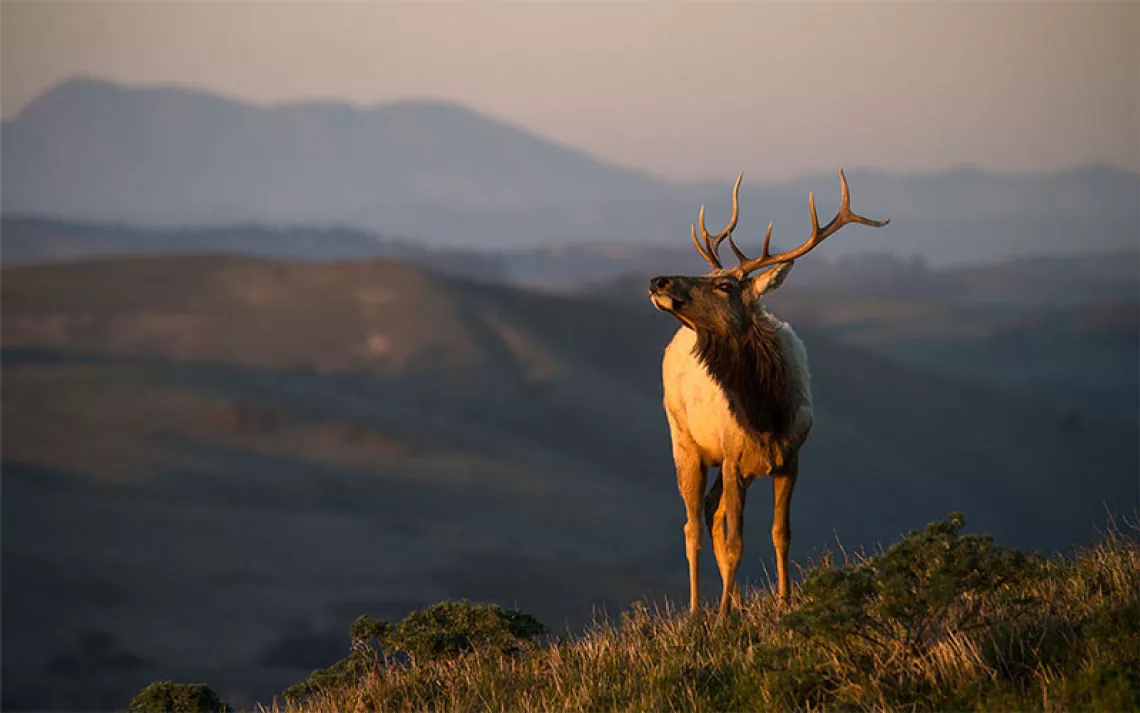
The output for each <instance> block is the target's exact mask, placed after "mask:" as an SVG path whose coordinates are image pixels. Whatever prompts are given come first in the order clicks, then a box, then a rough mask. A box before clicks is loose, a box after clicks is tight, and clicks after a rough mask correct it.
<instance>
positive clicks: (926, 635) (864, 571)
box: [783, 513, 1044, 668]
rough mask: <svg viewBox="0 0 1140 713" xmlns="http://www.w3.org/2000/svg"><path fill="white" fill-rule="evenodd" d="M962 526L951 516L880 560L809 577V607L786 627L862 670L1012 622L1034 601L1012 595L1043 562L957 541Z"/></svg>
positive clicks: (986, 541) (980, 540) (984, 542)
mask: <svg viewBox="0 0 1140 713" xmlns="http://www.w3.org/2000/svg"><path fill="white" fill-rule="evenodd" d="M965 524H966V519H965V517H964V516H962V514H961V513H952V514H951V515H950V517H949V518H948V519H947V520H944V521H938V522H932V523H930V524H929V525H927V526H926V528H925V529H924V530H923V531H921V532H919V531H916V530H912V531H911V532H910V534H908V535H907V536H906V537H905V538H903V539H902V540H901V541H899V542H897V543H895V544H894V545H892V546H891V547H890V549H888V550H887V551H886V552H884V553H882V554H879V555H876V556H874V557H871V558H869V559H866V560H864V561H862V562H859V563H857V564H853V565H846V566H844V567H842V568H838V569H836V568H829V567H820V568H817V569H815V570H813V571H812V572H811V574H809V575H808V577H807V579H806V580H804V583H803V586H802V589H801V594H802V595H803V596H804V598H805V599H806V600H807V601H806V602H805V603H804V605H803V606H801V607H800V608H799V609H798V610H797V611H794V612H791V613H789V614H788V615H787V616H786V617H785V618H784V621H783V623H784V625H785V626H786V627H788V628H790V629H792V630H794V631H796V632H798V633H800V634H803V635H805V636H808V637H811V638H814V639H816V640H819V641H822V642H824V643H825V644H827V645H829V646H830V647H832V648H833V650H834V651H835V653H837V654H839V655H840V656H841V657H843V658H844V659H847V660H848V661H849V662H850V663H852V664H856V663H858V664H859V666H858V667H859V668H862V667H863V665H864V664H866V663H868V662H872V663H878V664H883V663H885V662H887V661H892V660H898V659H899V658H900V657H902V656H912V657H913V656H920V655H921V654H922V652H923V651H926V650H928V649H929V647H930V645H931V644H932V643H935V642H937V641H941V640H944V639H945V638H946V637H947V636H948V635H950V634H960V633H964V632H968V631H970V630H973V629H978V628H986V627H991V626H994V625H996V624H997V623H999V622H1001V621H1006V620H1009V619H1011V618H1017V616H1018V614H1019V613H1021V612H1024V611H1026V610H1027V609H1026V607H1027V606H1028V605H1030V604H1032V603H1033V598H1032V597H1023V596H1018V595H1017V594H1016V593H1015V592H1016V590H1017V589H1018V588H1020V586H1021V585H1023V584H1025V583H1026V582H1028V581H1031V580H1033V579H1034V578H1037V577H1040V576H1042V574H1043V572H1044V561H1043V560H1042V559H1041V558H1040V557H1037V556H1034V555H1029V554H1026V553H1024V552H1020V551H1018V550H1013V549H1009V548H1007V547H1001V546H998V545H995V544H994V542H993V538H992V537H991V536H990V535H961V534H959V531H960V530H961V529H962V527H963V526H965ZM868 658H869V659H870V661H867V660H865V659H868Z"/></svg>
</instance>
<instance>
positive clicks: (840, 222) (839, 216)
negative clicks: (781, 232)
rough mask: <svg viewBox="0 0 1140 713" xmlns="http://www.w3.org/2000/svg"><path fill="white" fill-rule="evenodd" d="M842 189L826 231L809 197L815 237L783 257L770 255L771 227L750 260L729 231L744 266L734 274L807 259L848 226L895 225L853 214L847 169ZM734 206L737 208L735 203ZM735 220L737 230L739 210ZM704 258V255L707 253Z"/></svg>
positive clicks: (841, 180)
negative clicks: (833, 215)
mask: <svg viewBox="0 0 1140 713" xmlns="http://www.w3.org/2000/svg"><path fill="white" fill-rule="evenodd" d="M739 185H740V181H739V180H737V186H738V187H739ZM839 186H840V190H841V191H842V192H841V194H840V199H839V212H838V213H836V214H835V217H834V218H832V219H831V220H830V221H828V223H827V225H825V226H823V229H822V230H821V229H820V227H819V216H818V215H816V212H815V193H809V194H808V206H810V207H811V235H810V236H809V237H808V239H807V240H805V241H804V242H803V244H801V245H800V246H799V247H798V248H795V249H794V250H789V251H787V252H783V253H776V254H775V255H773V254H771V253H770V252H768V247H769V244H770V243H771V241H772V224H771V223H768V234H767V235H766V236H764V248H763V249H762V250H761V252H760V257H757V258H749V257H747V256H746V255H745V254H744V253H742V252H741V251H740V248H738V247H736V243H735V242H733V240H732V233H731V231H729V234H728V235H727V237H728V246H729V247H730V248H732V252H733V254H734V255H736V259H737V260H739V261H740V266H739V267H735V268H733V269H732V272H733V273H734V274H735V275H737V277H740V278H743V277H744V276H745V275H747V274H748V273H750V272H755V271H756V270H759V269H760V268H762V267H768V266H769V265H776V264H778V263H781V262H790V261H792V260H795V259H796V258H798V257H800V256H801V255H806V254H807V253H808V252H810V251H811V250H812V249H813V248H815V246H816V245H819V244H820V243H822V242H823V241H824V240H825V239H827V238H828V237H830V236H832V235H834V234H835V233H837V232H838V231H839V229H840V228H842V227H843V226H845V225H847V224H848V223H860V224H862V225H869V226H871V227H873V228H881V227H883V226H884V225H886V224H887V223H890V222H891V219H890V218H887V219H886V220H871V219H870V218H864V217H863V216H861V215H856V214H855V213H852V212H851V193H850V191H849V190H848V188H847V176H845V175H843V169H840V170H839ZM733 203H734V205H735V199H734V201H733ZM732 220H733V222H732V223H731V225H732V226H733V227H735V225H736V211H735V210H734V211H733V214H732ZM702 228H703V225H702ZM717 237H718V238H719V239H721V240H723V239H724V238H722V237H721V236H717ZM693 239H694V240H695V239H696V233H695V232H694V233H693ZM706 239H707V235H706ZM718 244H719V243H718ZM698 249H699V247H698ZM701 254H702V255H704V253H701ZM705 259H706V260H708V259H709V258H708V256H707V255H706V256H705ZM710 262H711V260H710ZM718 267H719V264H718Z"/></svg>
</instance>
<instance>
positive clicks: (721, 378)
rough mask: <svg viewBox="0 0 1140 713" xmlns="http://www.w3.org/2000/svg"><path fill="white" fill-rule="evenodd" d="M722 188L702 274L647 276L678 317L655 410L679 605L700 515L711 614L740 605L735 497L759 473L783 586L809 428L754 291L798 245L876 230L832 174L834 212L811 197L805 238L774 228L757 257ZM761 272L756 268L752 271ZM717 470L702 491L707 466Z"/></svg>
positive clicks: (780, 326)
mask: <svg viewBox="0 0 1140 713" xmlns="http://www.w3.org/2000/svg"><path fill="white" fill-rule="evenodd" d="M742 178H743V174H741V176H740V177H739V178H737V180H736V186H735V188H734V189H733V194H732V219H731V220H730V221H729V223H728V227H726V228H725V229H724V230H722V231H721V232H720V233H718V234H717V235H715V236H713V235H709V232H708V230H707V229H706V228H705V209H704V207H703V206H702V207H701V212H700V218H699V224H700V231H701V238H699V239H698V237H697V227H696V226H693V228H692V237H693V244H694V245H695V246H696V248H697V252H699V253H700V254H701V257H703V258H704V259H705V260H706V261H707V262H708V263H709V265H711V266H712V271H711V272H709V274H707V275H703V276H682V275H672V276H659V277H654V278H653V279H652V280H650V286H649V295H650V300H651V301H652V302H653V305H654V306H655V307H656V308H657V309H659V310H662V311H665V312H669V313H670V314H672V315H673V316H674V317H676V318H677V320H678V321H679V322H680V323H681V325H682V326H681V328H680V329H679V330H678V331H677V333H676V335H674V337H673V340H672V342H670V344H669V346H668V347H667V348H666V350H665V359H664V362H663V364H662V377H663V382H664V387H665V415H666V417H667V419H668V421H669V433H670V436H671V437H672V441H673V461H674V463H675V465H676V469H677V485H678V488H679V489H680V491H681V497H682V498H683V499H684V501H685V513H686V521H685V528H684V531H685V555H686V557H687V558H688V562H689V606H690V609H691V610H693V611H696V610H697V609H698V607H699V604H700V587H699V583H698V577H697V572H698V568H697V565H698V561H699V557H700V550H701V517H702V515H703V516H704V521H705V526H706V527H707V528H708V530H709V533H710V535H711V537H712V543H713V554H714V555H715V557H716V562H717V567H718V568H719V569H720V575H721V579H722V582H723V589H722V592H721V601H720V610H719V611H720V615H721V616H723V615H724V614H726V613H727V612H728V610H729V607H730V606H731V605H733V604H735V605H737V606H739V601H740V591H739V588H738V587H737V584H736V571H737V567H738V566H739V564H740V560H741V557H742V555H743V551H744V541H743V535H744V532H743V530H744V502H745V496H746V493H747V490H748V486H749V485H751V483H752V481H753V480H755V479H756V478H757V477H760V476H769V477H770V478H771V479H772V491H773V496H774V497H773V500H774V504H773V518H772V544H773V545H774V546H775V549H776V568H777V577H778V581H779V592H780V598H781V599H784V600H786V599H787V597H788V593H789V581H788V546H789V544H790V542H791V522H790V519H789V509H790V506H791V499H792V490H793V488H794V487H795V483H796V477H797V475H798V472H799V449H800V447H801V446H802V445H803V444H804V441H805V440H806V439H807V437H808V433H809V432H810V431H811V427H812V397H811V376H810V373H809V371H808V362H807V352H806V350H805V349H804V345H803V343H802V342H801V341H800V339H799V338H798V337H797V336H796V334H795V332H794V331H792V328H791V326H789V325H788V324H786V323H784V322H782V321H780V320H779V319H777V318H776V317H775V316H774V315H772V314H771V313H770V312H768V311H767V310H766V309H765V308H764V305H763V303H762V301H761V298H762V297H763V295H765V294H766V293H768V292H771V291H772V290H775V289H776V288H778V287H779V286H780V285H781V284H782V283H783V281H784V279H785V278H786V277H787V276H788V273H789V272H790V271H791V268H792V265H793V264H794V261H795V259H796V258H798V257H800V256H802V255H804V254H806V253H808V252H809V251H811V250H812V249H813V248H815V246H816V245H818V244H819V243H821V242H822V241H823V240H824V239H826V238H827V237H829V236H830V235H832V234H834V233H835V232H836V231H838V230H839V229H840V228H842V227H843V226H844V225H847V224H849V223H861V224H863V225H870V226H875V227H879V226H883V225H886V224H887V223H889V222H890V221H889V220H884V221H875V220H870V219H868V218H864V217H862V216H859V215H856V214H854V213H852V212H851V208H850V196H849V194H848V188H847V178H846V176H844V175H843V172H842V171H840V172H839V179H840V185H841V187H842V200H841V201H840V208H839V212H838V213H837V214H836V216H835V217H834V218H832V220H831V221H830V222H828V223H827V225H825V226H823V227H822V228H821V227H820V225H819V218H818V216H817V215H816V211H815V198H814V196H809V198H808V204H809V206H810V207H811V220H812V232H811V235H810V236H809V237H808V239H807V240H806V241H804V243H803V244H801V245H800V246H799V247H797V248H795V249H793V250H789V251H787V252H782V253H775V254H772V253H770V252H769V247H770V243H771V239H772V224H771V223H769V224H768V234H767V237H765V238H764V247H763V250H762V251H761V254H760V256H759V257H757V258H748V257H746V256H745V255H744V254H743V253H742V252H741V251H740V249H739V248H738V247H737V245H736V243H735V242H734V241H733V238H732V231H733V230H735V228H736V223H737V218H738V217H739V214H740V210H739V193H740V181H741V179H742ZM726 239H727V240H728V244H729V247H730V248H731V249H732V252H733V254H734V255H736V257H737V259H738V260H739V263H740V264H739V265H738V266H736V267H733V268H727V269H726V268H725V267H724V266H723V265H721V262H720V257H719V255H718V250H719V248H720V245H721V243H722V242H724V241H725V240H726ZM763 268H770V269H768V270H767V271H765V272H761V273H760V274H758V275H755V276H753V275H752V274H753V273H755V272H757V271H759V270H761V269H763ZM716 466H719V468H720V472H719V474H718V476H717V479H716V482H715V483H714V484H713V486H712V487H711V488H710V489H709V490H708V493H707V494H706V492H705V486H706V482H707V475H708V469H709V468H711V467H716Z"/></svg>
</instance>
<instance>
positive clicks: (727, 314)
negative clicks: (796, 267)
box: [649, 170, 891, 335]
mask: <svg viewBox="0 0 1140 713" xmlns="http://www.w3.org/2000/svg"><path fill="white" fill-rule="evenodd" d="M743 179H744V174H743V173H741V174H740V175H739V176H738V177H737V179H736V186H735V187H734V188H733V189H732V219H731V220H729V221H728V226H727V227H725V229H724V230H722V231H720V232H719V233H717V234H716V235H709V231H708V229H707V228H706V227H705V207H704V206H701V212H700V217H699V220H698V223H699V225H700V229H701V236H700V238H698V237H697V226H696V225H694V226H691V227H692V237H693V245H694V246H696V248H697V252H698V253H700V255H701V257H703V258H704V259H705V261H706V262H708V263H709V265H711V266H712V270H711V271H710V272H709V274H707V275H703V276H688V275H662V276H658V277H654V278H653V279H651V280H650V281H649V297H650V300H651V301H652V302H653V306H654V307H656V308H657V309H659V310H662V311H664V312H668V313H670V314H672V315H673V316H674V317H676V318H677V320H678V321H680V322H681V324H683V325H685V326H686V327H689V328H690V329H692V330H694V331H705V332H712V333H715V334H718V335H728V334H732V333H736V332H739V331H740V330H742V329H743V328H744V327H745V326H746V325H747V324H748V320H749V318H750V315H751V312H752V309H753V307H754V305H755V304H756V301H757V300H758V299H760V297H762V296H763V295H764V294H766V293H768V292H771V291H772V290H775V289H776V288H777V287H779V286H780V285H781V284H783V282H784V279H785V278H786V277H787V276H788V273H789V272H791V269H792V265H793V264H794V262H795V260H796V258H798V257H800V256H802V255H806V254H807V253H808V252H810V251H811V250H812V249H814V248H815V247H816V246H817V245H819V244H820V243H822V242H823V241H824V240H825V239H827V238H828V237H830V236H831V235H834V234H835V233H836V232H838V231H839V229H840V228H842V227H843V226H845V225H847V224H849V223H860V224H862V225H870V226H872V227H882V226H884V225H886V224H887V223H889V222H891V221H890V220H889V219H888V220H871V219H870V218H864V217H863V216H860V215H856V214H855V213H852V212H851V195H850V193H849V191H848V188H847V177H846V176H845V175H844V174H843V171H842V170H841V171H840V172H839V185H840V190H841V191H842V193H841V199H840V203H839V212H838V213H836V214H835V217H834V218H832V219H831V220H830V221H828V223H827V224H826V225H824V226H823V227H820V225H819V216H818V215H816V211H815V194H814V193H811V194H809V195H808V206H809V207H810V208H811V228H812V230H811V235H810V236H808V239H807V240H805V241H804V242H803V243H802V244H800V246H799V247H797V248H795V249H792V250H788V251H787V252H781V253H772V252H770V250H769V248H770V246H771V241H772V223H771V222H769V223H768V234H767V235H766V236H765V237H764V247H763V249H762V250H761V252H760V255H759V257H755V258H749V257H747V256H746V255H745V254H744V253H743V252H741V250H740V248H739V247H737V245H736V242H735V241H733V239H732V231H733V230H735V229H736V221H737V218H739V217H740V202H739V195H740V182H741V181H742V180H743ZM726 239H727V240H728V246H729V247H730V248H731V249H732V252H733V254H734V255H735V256H736V259H737V261H738V262H739V264H738V265H737V266H736V267H732V268H725V267H724V266H723V265H722V264H721V262H720V256H719V254H718V251H719V249H720V245H721V243H723V242H724V241H725V240H726ZM765 267H767V268H771V269H769V270H767V271H766V272H763V273H761V274H759V275H756V276H754V277H753V276H751V275H752V273H754V272H756V271H757V270H760V269H762V268H765Z"/></svg>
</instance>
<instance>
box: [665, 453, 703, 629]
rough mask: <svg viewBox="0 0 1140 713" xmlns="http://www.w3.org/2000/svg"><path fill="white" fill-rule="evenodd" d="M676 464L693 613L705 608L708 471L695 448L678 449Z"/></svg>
mask: <svg viewBox="0 0 1140 713" xmlns="http://www.w3.org/2000/svg"><path fill="white" fill-rule="evenodd" d="M673 450H674V452H673V460H674V463H675V464H676V466H677V488H678V490H680V491H681V498H682V499H683V500H684V501H685V557H686V558H687V559H688V560H689V611H693V612H695V611H696V610H697V609H698V608H699V607H700V605H701V593H700V573H699V567H698V565H699V564H700V557H701V498H702V496H703V495H704V492H705V477H706V473H707V469H706V468H705V466H704V464H703V463H702V462H701V458H700V456H699V455H698V453H697V451H696V448H695V444H694V447H693V448H692V449H688V448H683V447H682V448H677V447H674V449H673Z"/></svg>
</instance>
